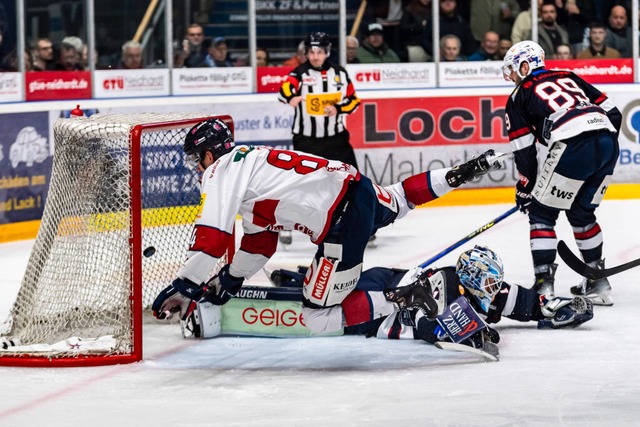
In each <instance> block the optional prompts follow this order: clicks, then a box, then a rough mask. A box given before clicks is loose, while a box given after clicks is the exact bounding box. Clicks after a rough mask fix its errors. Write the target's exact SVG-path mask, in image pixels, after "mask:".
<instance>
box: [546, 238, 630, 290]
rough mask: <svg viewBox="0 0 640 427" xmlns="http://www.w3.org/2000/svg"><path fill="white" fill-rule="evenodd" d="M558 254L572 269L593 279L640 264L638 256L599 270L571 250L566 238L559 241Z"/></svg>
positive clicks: (611, 274)
mask: <svg viewBox="0 0 640 427" xmlns="http://www.w3.org/2000/svg"><path fill="white" fill-rule="evenodd" d="M558 254H560V258H562V260H563V261H564V262H565V264H567V265H568V266H569V268H570V269H572V270H573V271H575V272H576V273H578V274H579V275H581V276H583V277H586V278H587V279H591V280H595V279H602V278H604V277H609V276H613V275H614V274H618V273H622V272H623V271H626V270H629V269H630V268H634V267H637V266H639V265H640V258H638V259H634V260H633V261H629V262H627V263H625V264H620V265H618V266H615V267H611V268H603V269H602V270H599V269H597V268H593V267H590V266H589V265H587V264H586V263H585V262H584V261H582V260H581V259H580V258H578V257H577V256H576V255H575V254H574V253H573V252H571V249H569V246H567V244H566V243H565V242H564V240H560V241H559V242H558Z"/></svg>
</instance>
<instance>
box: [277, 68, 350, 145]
mask: <svg viewBox="0 0 640 427" xmlns="http://www.w3.org/2000/svg"><path fill="white" fill-rule="evenodd" d="M298 95H301V96H302V97H303V100H302V102H300V104H298V106H297V107H296V108H295V116H294V120H293V125H292V128H291V132H292V133H293V134H294V135H304V136H307V137H311V138H325V137H331V136H335V135H336V134H339V133H342V132H344V131H345V130H346V129H345V126H344V115H345V114H351V113H352V112H354V111H355V110H356V108H357V107H358V105H360V99H359V98H358V97H357V96H356V92H355V89H354V87H353V83H351V79H350V78H349V75H348V74H347V71H346V70H345V69H344V68H343V67H341V66H340V65H336V64H330V63H329V62H328V61H325V63H324V64H323V65H322V68H321V69H319V70H318V69H315V68H312V67H311V65H310V64H309V63H308V62H306V63H304V64H302V65H299V66H298V67H296V68H295V69H294V70H293V71H291V73H289V77H288V78H287V80H286V81H285V82H284V83H283V84H282V87H281V88H280V93H279V95H278V99H279V100H280V101H281V102H284V103H285V104H288V103H289V101H290V100H291V98H293V97H295V96H298ZM327 105H333V106H334V107H335V108H336V110H337V111H338V114H337V115H335V116H333V117H328V116H326V115H324V112H323V111H324V107H326V106H327Z"/></svg>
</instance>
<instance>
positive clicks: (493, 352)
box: [434, 341, 500, 362]
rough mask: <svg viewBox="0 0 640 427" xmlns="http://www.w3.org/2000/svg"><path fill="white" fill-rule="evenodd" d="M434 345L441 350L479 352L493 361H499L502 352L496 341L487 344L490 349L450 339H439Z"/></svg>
mask: <svg viewBox="0 0 640 427" xmlns="http://www.w3.org/2000/svg"><path fill="white" fill-rule="evenodd" d="M487 344H491V345H487ZM434 346H435V347H436V348H439V349H440V350H446V351H458V352H463V353H473V354H477V355H480V356H482V357H484V358H485V359H487V360H488V361H491V362H497V361H499V360H500V353H499V352H498V346H497V345H495V344H494V343H486V344H485V346H486V348H487V350H488V351H486V350H483V349H479V348H473V347H469V346H468V345H464V344H456V343H453V342H448V341H438V342H436V343H435V344H434Z"/></svg>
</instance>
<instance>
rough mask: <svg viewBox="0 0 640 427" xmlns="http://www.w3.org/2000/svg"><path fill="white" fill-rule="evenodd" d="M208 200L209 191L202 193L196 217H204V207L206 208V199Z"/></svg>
mask: <svg viewBox="0 0 640 427" xmlns="http://www.w3.org/2000/svg"><path fill="white" fill-rule="evenodd" d="M205 200H207V193H202V194H201V195H200V202H198V212H197V213H196V219H200V218H202V209H203V208H204V201H205Z"/></svg>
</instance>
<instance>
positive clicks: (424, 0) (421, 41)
mask: <svg viewBox="0 0 640 427" xmlns="http://www.w3.org/2000/svg"><path fill="white" fill-rule="evenodd" d="M431 19H432V18H431V0H411V1H410V2H409V4H408V5H407V7H406V8H405V9H404V11H403V12H402V18H401V19H400V35H401V37H402V39H403V41H404V43H403V46H402V47H401V50H400V51H398V54H399V56H400V58H401V59H402V60H406V61H409V62H427V61H428V60H430V59H431V55H432V54H433V42H432V37H431V29H432V28H433V26H432V23H431Z"/></svg>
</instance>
